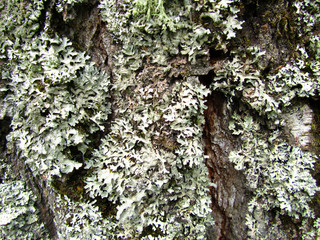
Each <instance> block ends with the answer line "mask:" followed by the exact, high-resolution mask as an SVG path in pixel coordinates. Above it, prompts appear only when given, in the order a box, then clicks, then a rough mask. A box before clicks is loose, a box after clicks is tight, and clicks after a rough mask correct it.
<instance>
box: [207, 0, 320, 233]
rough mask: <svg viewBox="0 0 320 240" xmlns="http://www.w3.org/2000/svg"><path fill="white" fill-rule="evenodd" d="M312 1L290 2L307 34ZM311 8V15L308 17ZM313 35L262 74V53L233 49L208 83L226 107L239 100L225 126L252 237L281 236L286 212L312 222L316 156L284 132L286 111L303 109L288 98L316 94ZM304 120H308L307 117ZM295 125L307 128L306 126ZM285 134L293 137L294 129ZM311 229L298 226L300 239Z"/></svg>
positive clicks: (313, 20)
mask: <svg viewBox="0 0 320 240" xmlns="http://www.w3.org/2000/svg"><path fill="white" fill-rule="evenodd" d="M316 2H317V1H304V2H303V1H296V3H295V6H296V7H297V14H298V16H300V17H299V18H298V21H299V23H298V26H305V24H307V26H308V29H309V30H308V31H306V33H307V32H308V33H310V32H312V31H313V30H314V27H315V25H316V24H317V22H318V20H316V18H318V13H319V5H318V2H317V3H316ZM315 9H316V14H313V15H311V14H310V12H313V13H315V12H314V10H315ZM308 11H310V12H308ZM302 19H304V20H303V21H304V22H303V23H301V21H302ZM318 39H319V37H318V35H313V36H310V38H309V43H308V44H305V46H308V47H301V46H297V52H298V53H299V57H297V58H296V59H294V60H292V61H291V62H289V63H287V64H285V65H284V66H280V68H279V69H278V71H277V72H276V73H275V74H269V75H267V76H265V75H264V74H262V71H261V70H262V68H261V66H259V59H261V58H263V57H264V53H263V52H260V51H259V50H258V49H257V48H251V49H245V50H242V49H241V50H237V51H236V52H234V53H233V57H232V60H227V61H225V62H224V64H223V67H221V68H220V69H218V71H217V72H216V75H215V77H214V79H213V83H212V85H211V87H212V89H214V90H219V91H222V92H224V93H225V95H227V96H229V97H230V98H229V103H228V105H229V107H230V109H232V106H233V102H235V99H241V104H240V106H241V107H240V108H239V109H238V110H236V113H235V114H234V115H233V119H232V121H231V122H230V125H229V128H230V130H231V131H232V132H233V134H234V135H238V136H239V137H240V139H241V140H242V146H241V147H240V148H239V149H238V150H236V151H232V152H231V153H230V156H229V158H230V161H231V162H233V163H234V164H235V168H236V169H238V170H243V171H244V173H245V175H246V178H247V180H248V185H249V186H250V187H251V188H252V189H254V197H253V198H252V200H251V201H250V203H249V213H248V215H247V226H248V228H249V236H250V238H252V239H274V238H281V237H285V236H286V234H285V233H284V232H283V231H282V230H283V229H282V227H283V226H282V223H281V221H280V216H290V217H292V219H296V220H298V221H303V222H304V223H305V222H306V221H311V222H312V221H313V220H312V219H314V217H315V216H314V211H313V209H312V207H310V204H311V201H312V199H313V197H314V195H315V193H316V191H319V188H318V187H317V185H316V181H315V179H313V177H312V175H311V171H312V170H313V167H314V165H313V164H314V163H315V161H316V159H317V156H315V155H314V154H311V153H309V152H306V151H303V150H302V146H301V145H300V144H303V141H302V140H300V139H298V137H300V134H298V135H296V138H297V139H295V141H294V142H292V141H290V140H289V139H288V137H287V136H285V134H284V132H285V130H286V128H290V126H291V127H296V125H297V124H298V122H297V121H301V119H298V118H297V119H292V117H294V115H291V116H290V117H289V116H288V115H289V114H292V112H293V111H295V115H297V114H298V113H299V111H302V110H301V109H305V108H306V107H307V106H306V107H302V108H301V109H299V108H294V107H292V106H291V105H292V102H293V101H294V100H295V99H298V98H311V97H316V96H319V91H318V89H319V87H320V86H319V82H320V81H319V67H318V66H319V63H318V58H319V55H318V53H319V41H318ZM236 101H237V100H236ZM307 108H308V109H309V107H307ZM311 116H312V115H311ZM306 117H307V116H306ZM308 117H309V115H308ZM288 118H291V119H290V120H288ZM296 122H297V123H296ZM289 123H290V124H289ZM306 124H311V122H310V120H307V123H306ZM301 127H305V128H308V129H309V131H310V129H311V125H310V126H307V125H306V126H301ZM289 132H290V134H292V135H293V136H295V135H294V134H293V133H294V129H290V130H289ZM304 134H305V132H304ZM304 147H305V146H304ZM317 221H318V220H315V223H314V226H315V227H316V226H318V225H317V224H316V223H317ZM302 225H303V224H302ZM317 231H318V230H316V229H313V230H311V231H309V230H308V229H307V228H303V227H302V228H301V233H302V235H303V236H304V237H305V238H306V239H314V238H315V237H317V236H318V237H319V235H318V233H317Z"/></svg>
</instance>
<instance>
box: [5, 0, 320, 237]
mask: <svg viewBox="0 0 320 240" xmlns="http://www.w3.org/2000/svg"><path fill="white" fill-rule="evenodd" d="M46 2H47V8H48V9H46V10H44V11H48V12H47V13H46V14H47V15H49V14H51V15H52V16H51V20H50V21H51V26H52V29H53V30H54V32H56V33H58V34H59V35H61V36H66V37H67V38H69V39H70V40H71V41H72V42H73V46H74V48H75V49H77V50H80V51H86V52H87V53H88V54H89V55H90V56H91V59H92V61H94V62H95V63H96V66H97V67H98V68H99V69H101V70H104V71H106V72H108V73H109V74H110V76H111V78H112V76H113V74H114V73H113V68H114V62H113V57H114V55H115V53H116V52H117V51H118V50H119V49H120V48H121V46H120V45H118V44H116V43H115V42H114V41H113V38H112V35H111V34H110V33H108V32H107V27H106V23H104V22H103V21H102V20H101V16H100V13H99V12H100V10H99V8H98V5H99V1H92V2H90V3H83V4H79V5H76V6H75V7H74V8H72V13H70V12H67V11H65V12H63V13H58V12H56V11H55V10H52V9H50V7H49V5H50V3H51V4H52V3H53V2H54V1H46ZM291 2H292V1H244V3H243V4H242V8H241V11H242V12H241V16H242V18H243V20H245V23H244V24H243V29H242V30H241V31H240V32H239V33H238V36H237V38H235V39H234V40H232V44H231V47H230V49H228V51H227V52H223V51H221V50H215V49H211V50H210V56H209V58H208V59H207V60H206V61H204V62H205V65H204V66H205V67H202V69H200V68H199V66H193V65H190V64H185V63H184V62H183V61H184V60H183V59H182V60H181V59H179V58H178V57H177V58H176V59H173V60H172V62H171V63H169V64H171V65H174V64H175V65H176V68H175V69H173V70H172V71H177V73H171V75H170V74H169V76H166V77H165V78H166V80H165V81H166V82H167V84H168V86H169V85H170V84H171V83H170V82H174V81H176V79H177V78H176V77H175V76H174V75H178V76H181V75H179V73H180V72H179V71H182V70H181V69H179V68H187V69H188V70H189V71H190V72H192V75H193V76H196V77H199V79H200V82H201V83H202V84H203V85H206V86H209V85H210V83H211V82H210V81H211V79H212V78H213V77H214V76H215V74H216V72H217V70H219V69H220V68H222V67H223V65H224V61H226V60H228V59H229V58H231V54H230V51H231V50H232V48H234V49H236V48H238V47H239V46H244V47H245V45H248V46H253V45H254V46H258V47H259V48H260V49H261V50H262V51H266V56H265V58H264V59H263V60H262V61H261V62H259V64H260V65H261V66H263V68H264V69H265V71H264V74H265V75H267V74H269V73H272V72H275V71H276V70H277V69H278V68H281V65H282V64H283V63H285V62H287V61H288V59H290V58H291V57H292V56H291V54H293V53H292V52H293V48H294V47H293V46H292V45H293V44H294V41H296V38H295V36H292V35H293V34H294V30H293V29H292V28H293V27H292V28H291V25H292V23H291V22H293V20H292V19H291V14H292V13H291V11H292V8H290V4H291ZM50 11H51V12H50ZM70 11H71V10H70ZM49 12H50V13H49ZM69 15H72V16H73V17H72V18H71V20H68V21H66V16H69ZM284 25H285V26H286V28H287V29H284ZM207 47H208V49H209V48H210V47H211V46H207ZM174 61H176V62H174ZM202 61H203V60H202ZM152 67H153V66H151V64H150V65H149V66H148V64H146V65H145V67H144V68H145V72H147V73H145V72H143V70H141V73H140V75H139V76H143V78H144V79H147V77H148V76H147V74H151V75H155V74H157V69H156V68H154V69H153V68H152ZM146 69H147V70H146ZM199 69H200V70H199ZM143 74H146V76H144V75H143ZM170 77H171V78H170ZM178 78H179V77H178ZM180 78H181V77H180ZM169 88H170V87H168V89H169ZM168 91H169V90H168ZM111 98H113V96H111ZM123 98H124V99H125V100H126V101H127V100H128V99H129V100H130V97H128V96H123ZM227 98H228V96H226V95H225V94H223V93H221V92H219V91H213V92H212V93H211V94H209V95H208V96H207V98H206V105H207V109H206V110H205V112H204V118H205V125H204V129H203V143H204V153H205V155H207V156H208V157H207V159H206V165H207V167H208V171H209V178H210V180H211V181H212V182H213V183H214V184H215V185H214V186H213V187H210V195H211V199H212V210H213V211H212V216H213V218H214V220H215V226H214V227H212V228H211V229H208V239H212V240H215V239H217V240H218V239H219V240H223V239H224V240H227V239H230V240H231V239H232V240H236V239H239V240H240V239H246V238H247V237H248V235H247V231H248V229H247V226H246V214H247V213H248V202H249V201H250V200H251V198H252V196H253V190H252V189H251V188H250V187H249V186H248V183H247V180H246V176H245V175H244V173H243V172H242V171H238V170H236V169H235V168H234V164H233V163H231V162H230V161H229V154H230V152H231V151H233V150H237V149H238V148H239V147H240V146H241V139H240V137H237V136H234V135H232V132H231V131H230V130H229V121H230V120H231V116H232V114H233V112H232V111H233V110H230V109H228V108H227ZM240 98H241V96H240ZM240 98H238V100H239V101H240ZM129 100H128V101H129ZM132 101H133V104H134V99H133V100H132ZM312 101H313V102H312V104H310V102H309V101H306V100H301V101H300V100H298V101H297V103H295V105H294V106H293V107H292V112H290V111H288V113H286V114H285V115H284V119H287V122H288V125H287V128H286V129H284V133H285V135H286V137H287V139H288V142H290V143H292V145H299V146H301V148H302V149H304V150H312V151H315V150H318V149H319V142H318V143H317V141H319V110H318V108H319V106H318V104H319V101H318V100H312ZM240 105H241V104H237V103H235V105H234V106H233V107H232V108H233V109H234V111H237V110H238V108H240ZM310 106H311V107H310ZM113 108H116V106H113ZM114 112H115V109H113V113H112V114H111V119H110V121H111V120H113V119H115V113H114ZM299 114H300V115H299ZM7 115H8V114H7ZM293 116H294V117H296V118H300V119H299V121H298V122H297V121H293V120H292V122H290V121H291V120H290V119H291V118H292V117H293ZM11 117H12V116H11ZM10 121H11V120H10V114H9V117H5V118H3V119H1V120H0V124H1V129H0V134H1V139H0V141H1V142H0V147H1V156H0V158H7V159H12V161H11V162H8V164H12V166H13V169H14V172H15V174H16V175H20V177H21V178H22V179H24V180H25V181H27V183H28V185H29V187H30V188H31V189H32V191H33V193H34V194H35V195H36V196H37V207H38V208H39V209H40V219H41V221H43V222H44V223H45V226H46V229H47V230H48V232H49V234H50V237H51V238H52V239H58V234H57V228H59V226H56V225H55V223H54V221H53V219H54V217H55V211H56V210H55V209H53V208H52V206H55V201H56V196H57V192H56V191H57V190H58V191H59V188H60V190H61V188H62V187H63V186H65V185H66V184H72V185H74V186H72V187H71V188H76V187H78V186H79V184H80V182H81V180H79V179H77V177H76V176H75V174H76V173H79V174H83V173H85V170H83V169H79V170H77V171H78V172H77V171H75V172H73V175H72V176H71V175H69V176H66V177H65V179H59V186H60V187H57V188H56V190H55V191H53V190H52V187H51V186H48V184H47V181H46V180H47V179H46V176H44V175H42V176H40V177H35V176H33V174H32V172H31V170H30V169H29V168H28V167H27V166H26V165H25V164H24V163H23V162H21V161H19V157H18V156H15V153H14V150H13V149H8V147H10V145H8V146H7V147H6V144H7V142H6V138H5V137H6V135H7V134H8V133H9V131H10V127H9V125H10V124H9V123H10ZM315 121H316V123H315ZM109 124H110V123H106V126H107V128H108V125H109ZM105 134H106V133H101V135H100V136H97V138H99V139H101V138H102V137H103V136H104V135H105ZM311 134H313V136H312V135H311ZM168 138H169V137H167V136H166V138H165V141H166V144H171V143H168V141H169V139H168ZM160 141H162V144H163V145H165V144H164V143H163V141H164V140H163V139H162V140H160ZM172 141H173V143H172V144H171V145H170V147H172V145H174V144H175V143H174V141H175V139H173V140H172ZM97 142H99V140H97ZM155 142H156V144H159V143H158V142H157V141H155ZM160 145H161V144H160ZM170 147H168V146H166V145H165V146H164V148H170ZM12 148H13V147H12ZM314 149H315V150H314ZM318 165H319V164H318ZM318 165H316V170H315V174H314V175H315V178H316V179H317V180H318V182H319V170H318V169H319V166H318ZM317 168H318V169H317ZM85 174H87V173H85ZM72 178H74V179H76V180H74V181H73V180H70V179H72ZM73 191H74V190H73ZM61 192H67V190H65V191H63V190H61ZM67 195H68V196H69V197H70V196H72V194H71V193H69V194H67ZM84 196H85V194H84ZM86 197H88V196H85V198H86ZM75 198H76V197H75ZM101 205H103V204H102V203H101ZM316 205H317V203H316ZM105 206H106V205H104V207H105ZM102 208H103V207H102ZM317 214H318V213H317ZM290 221H291V220H290ZM290 221H287V222H290ZM283 222H285V221H284V220H283ZM290 224H291V223H289V225H290ZM293 235H294V234H292V235H291V234H290V233H289V230H288V235H287V239H290V237H291V236H293Z"/></svg>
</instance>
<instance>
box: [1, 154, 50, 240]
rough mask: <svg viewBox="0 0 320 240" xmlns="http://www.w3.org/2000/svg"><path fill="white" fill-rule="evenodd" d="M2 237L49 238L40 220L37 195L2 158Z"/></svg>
mask: <svg viewBox="0 0 320 240" xmlns="http://www.w3.org/2000/svg"><path fill="white" fill-rule="evenodd" d="M0 172H1V183H0V199H1V200H0V237H1V239H38V238H42V239H43V238H48V232H47V230H46V229H45V227H44V224H43V223H42V222H41V221H40V218H39V216H40V211H39V209H38V208H37V206H36V196H35V195H34V194H33V192H32V191H31V189H30V188H29V187H28V186H27V184H26V183H25V182H24V181H22V180H21V179H19V178H18V177H16V176H15V175H14V173H13V171H12V170H11V169H10V165H9V164H8V163H7V162H5V161H4V160H3V159H0Z"/></svg>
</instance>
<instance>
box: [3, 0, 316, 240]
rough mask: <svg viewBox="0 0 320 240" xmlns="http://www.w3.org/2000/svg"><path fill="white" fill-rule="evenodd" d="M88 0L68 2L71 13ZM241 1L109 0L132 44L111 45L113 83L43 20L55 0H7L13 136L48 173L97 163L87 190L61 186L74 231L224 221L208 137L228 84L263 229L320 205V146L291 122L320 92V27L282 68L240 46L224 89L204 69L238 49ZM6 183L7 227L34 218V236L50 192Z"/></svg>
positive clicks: (63, 232)
mask: <svg viewBox="0 0 320 240" xmlns="http://www.w3.org/2000/svg"><path fill="white" fill-rule="evenodd" d="M83 2H84V1H82V0H60V1H56V2H55V5H54V6H55V7H56V9H57V10H58V12H60V13H61V14H62V15H63V14H67V11H68V10H69V9H71V8H73V7H74V6H75V5H76V4H80V3H83ZM318 4H319V1H307V0H305V1H296V2H295V4H294V6H295V7H296V9H297V14H298V16H299V17H298V19H297V20H298V21H300V23H301V24H300V25H299V24H298V26H300V27H305V26H307V27H306V28H305V31H304V33H305V34H309V33H312V31H313V29H314V28H315V27H316V24H317V22H318V18H319V16H318V15H319V12H320V11H319V9H318ZM239 5H240V1H238V0H204V1H198V0H193V1H192V0H186V1H164V0H135V1H129V0H123V1H116V0H102V1H101V2H100V5H99V8H100V10H101V15H102V19H103V21H105V22H106V23H107V30H108V32H109V33H111V35H112V36H113V39H114V41H115V42H116V43H117V44H119V49H120V50H119V52H117V53H116V54H115V55H114V56H108V57H113V58H114V59H113V62H114V66H113V68H112V83H111V82H110V77H109V76H108V75H107V74H106V73H104V72H100V71H98V70H97V68H96V67H95V66H94V65H93V64H92V62H90V59H89V57H88V56H86V55H85V53H80V52H76V51H75V50H74V49H73V48H72V46H71V45H72V44H71V43H70V41H69V40H68V39H66V38H61V37H59V36H53V35H48V34H47V33H40V31H41V29H40V24H39V21H40V20H39V19H40V17H41V14H44V12H41V11H44V10H43V8H44V1H41V0H37V1H34V2H33V3H29V2H27V1H18V0H17V1H14V0H11V1H1V2H0V10H1V15H0V16H1V19H0V21H1V26H0V45H1V50H0V51H1V52H0V54H1V58H2V59H4V60H6V61H7V62H6V64H7V65H3V64H1V70H2V73H1V76H2V79H6V80H7V81H9V82H10V83H9V84H8V85H7V86H6V88H5V90H3V91H6V92H7V93H8V94H7V98H6V101H7V102H8V103H11V105H12V106H14V115H13V119H12V125H11V127H12V132H11V133H10V135H9V137H8V140H9V141H11V142H14V143H16V146H17V147H18V149H19V154H20V155H19V158H20V159H19V160H20V161H24V163H25V164H27V166H28V167H29V168H30V169H31V170H32V172H33V174H34V176H36V177H39V176H40V175H41V177H42V178H45V179H48V181H49V182H50V181H51V180H52V178H51V177H52V176H55V177H54V178H55V179H56V178H57V176H59V177H62V178H61V179H63V177H65V176H68V174H70V173H74V172H75V171H76V170H79V169H82V170H81V174H84V173H85V174H84V175H83V176H81V181H83V182H84V190H83V191H84V192H85V197H84V196H82V198H81V197H80V198H79V199H78V200H77V201H75V200H74V199H71V198H69V197H68V196H59V195H58V194H57V196H56V197H57V199H56V200H57V201H56V202H55V203H51V204H52V205H51V208H52V209H54V211H55V213H56V215H55V218H54V222H55V224H56V226H57V227H58V230H57V231H58V232H57V234H58V237H59V238H60V239H119V238H120V239H185V238H188V239H205V238H206V228H207V227H208V226H210V225H213V224H214V222H213V219H212V217H211V209H210V196H209V195H208V188H209V186H210V180H209V178H208V169H207V168H206V165H205V155H204V150H203V148H204V146H203V143H202V131H203V125H204V118H203V112H204V110H205V108H206V107H205V98H206V96H207V95H208V94H209V93H210V91H220V92H223V93H224V94H225V95H226V96H227V97H228V99H229V102H228V105H229V107H230V109H232V108H233V106H234V105H233V104H234V102H235V101H238V102H239V99H240V102H241V103H240V106H241V107H240V108H239V109H237V110H236V111H235V114H234V115H233V118H232V121H231V122H230V125H229V127H230V130H231V131H232V132H233V134H234V135H237V136H239V137H240V139H241V140H242V146H241V147H240V148H239V149H237V150H235V151H233V152H231V153H230V161H231V162H233V163H234V164H235V168H236V169H238V170H243V171H244V173H245V174H246V177H247V181H248V185H249V187H250V188H251V189H252V190H253V192H254V193H253V198H252V200H251V201H250V203H249V214H248V215H247V218H246V219H247V225H248V228H249V236H250V237H251V238H253V239H274V238H279V236H285V234H284V233H283V232H282V230H281V224H278V222H277V220H279V219H280V216H282V215H287V216H289V217H291V218H292V219H298V220H301V221H302V220H303V219H305V221H309V220H310V219H312V218H314V213H313V210H312V209H311V207H310V206H309V203H310V201H311V199H312V197H313V196H314V194H315V192H316V191H317V190H318V187H317V186H316V182H315V180H314V179H313V178H312V176H311V174H310V170H312V169H313V163H314V161H315V158H314V156H313V155H312V154H311V153H308V152H304V151H302V150H301V148H300V146H299V145H298V144H292V143H289V141H288V140H287V139H286V136H284V134H282V133H283V132H284V126H285V125H286V124H287V123H286V119H287V117H285V116H287V115H288V114H289V113H290V112H291V111H292V109H293V108H291V105H292V101H293V100H294V99H297V98H309V97H314V96H319V91H318V89H319V87H320V86H319V63H318V62H319V61H318V60H319V53H320V37H319V35H313V36H309V40H308V41H309V44H307V45H306V46H308V47H301V46H297V49H298V50H299V57H297V58H296V59H294V60H292V61H291V62H289V63H286V64H284V66H282V67H281V68H279V69H278V71H277V73H275V74H272V75H268V76H265V75H264V74H263V73H262V72H263V69H262V66H260V65H259V60H260V59H261V58H263V57H264V53H261V52H260V51H259V49H258V48H255V47H252V48H248V49H240V50H236V51H233V52H232V53H231V54H230V58H229V59H226V60H225V61H224V62H223V64H222V65H221V66H219V69H216V71H215V76H214V78H213V83H212V85H211V86H210V89H207V88H206V87H204V86H203V85H201V84H200V83H199V79H198V77H196V76H191V75H192V74H191V71H190V69H191V68H192V67H193V66H194V65H199V62H200V65H201V63H202V62H206V61H207V57H208V50H209V48H208V46H209V45H210V47H212V48H214V49H215V50H223V51H225V52H226V51H227V48H228V44H229V41H230V39H232V38H234V37H235V36H236V31H237V30H239V29H241V25H242V22H241V21H239V20H238V16H237V15H238V13H239V11H240V7H239ZM10 12H12V14H9V13H10ZM310 12H312V13H314V14H313V15H312V16H311V15H310ZM7 15H8V16H7ZM49 15H50V14H48V15H47V18H49V17H52V15H50V16H49ZM48 16H49V17H48ZM13 19H16V20H15V21H13ZM42 21H43V22H42V25H43V24H49V23H50V21H49V20H48V19H47V20H44V19H42ZM212 26H214V27H212ZM42 27H43V29H49V28H50V26H42ZM30 39H32V41H30ZM203 59H206V60H203ZM110 95H112V98H111V97H110ZM111 100H112V102H111ZM111 104H112V105H113V108H112V109H113V110H114V111H113V112H112V117H113V118H112V121H110V118H109V117H110V114H111ZM2 117H3V116H2ZM107 122H108V124H106V123H107ZM292 125H295V124H294V123H292ZM106 126H108V127H107V128H106ZM101 133H103V134H104V137H103V138H102V139H101V141H100V139H98V138H99V137H98V136H100V135H102V134H101ZM75 154H76V155H77V156H75ZM79 155H80V156H79ZM79 174H80V171H79ZM0 194H1V196H2V200H1V202H0V208H1V211H0V217H1V216H2V217H3V218H2V217H1V218H2V219H3V220H1V224H0V225H1V226H0V227H1V228H0V230H1V234H3V235H5V234H16V235H15V236H18V235H19V234H22V232H21V231H22V230H21V229H23V231H24V232H25V234H31V235H30V238H32V231H33V230H32V229H33V228H32V227H31V226H38V227H39V226H40V227H41V225H39V224H38V225H35V224H34V223H36V222H37V221H38V218H37V217H36V215H37V212H36V211H35V209H34V203H35V200H36V199H35V198H34V196H32V193H31V191H30V190H29V189H28V188H27V187H26V184H25V183H24V182H22V181H18V180H16V181H11V182H9V181H7V182H2V183H1V184H0ZM16 199H18V201H16V203H15V202H14V201H13V200H16ZM271 212H272V214H273V215H272V214H271ZM275 215H276V216H275ZM4 217H6V218H4ZM274 220H276V221H274ZM37 223H38V222H37ZM319 226H320V224H319V220H315V221H314V229H311V230H310V229H302V233H303V234H304V236H305V238H308V237H309V238H312V237H316V236H319V234H318V235H317V231H319V228H318V227H319ZM9 228H10V229H16V230H13V231H12V232H11V233H8V229H9ZM19 228H20V230H19ZM39 231H40V230H39ZM35 232H36V231H35ZM8 236H9V235H6V237H8ZM27 236H29V235H27Z"/></svg>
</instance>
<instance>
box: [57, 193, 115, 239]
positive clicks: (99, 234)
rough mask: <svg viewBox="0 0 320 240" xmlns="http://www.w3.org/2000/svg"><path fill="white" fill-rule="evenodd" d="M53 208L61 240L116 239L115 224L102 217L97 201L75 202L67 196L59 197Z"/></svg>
mask: <svg viewBox="0 0 320 240" xmlns="http://www.w3.org/2000/svg"><path fill="white" fill-rule="evenodd" d="M51 207H52V208H54V209H56V210H55V216H56V217H55V219H54V222H55V224H56V226H58V230H57V236H58V238H59V239H75V240H76V239H96V240H100V239H105V240H109V239H114V238H113V235H112V232H113V229H114V224H113V223H112V222H108V221H107V220H106V219H104V218H103V217H102V214H101V211H100V210H99V207H97V206H96V205H95V201H89V202H86V201H81V202H75V201H73V200H71V199H69V198H68V197H67V196H59V195H58V196H57V198H56V202H55V204H54V205H53V206H51Z"/></svg>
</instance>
